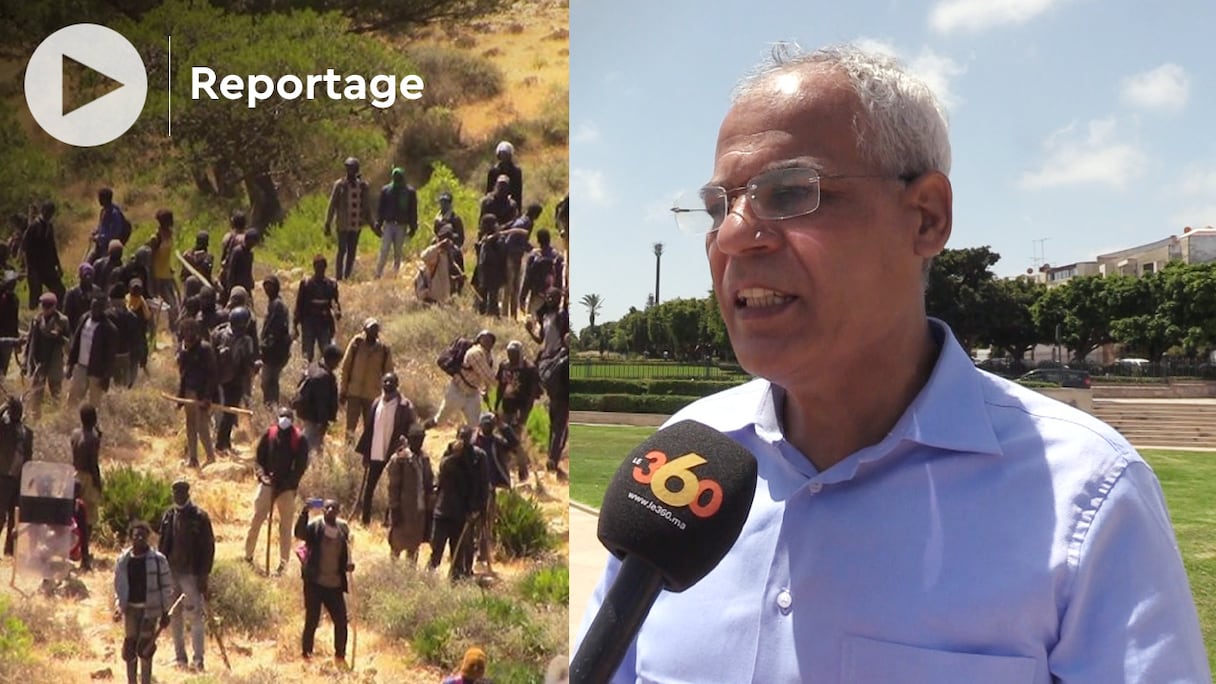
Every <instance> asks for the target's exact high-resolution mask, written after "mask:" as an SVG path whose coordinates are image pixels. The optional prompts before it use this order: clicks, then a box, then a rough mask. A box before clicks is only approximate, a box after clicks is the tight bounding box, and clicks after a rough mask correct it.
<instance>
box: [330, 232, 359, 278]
mask: <svg viewBox="0 0 1216 684" xmlns="http://www.w3.org/2000/svg"><path fill="white" fill-rule="evenodd" d="M360 232H361V230H339V231H338V258H337V259H336V260H335V261H336V262H337V265H336V266H335V267H334V268H336V269H337V273H336V274H335V277H336V278H337V279H338V280H345V279H347V278H349V277H350V276H351V274H352V273H353V272H354V270H355V253H357V252H358V251H359V233H360Z"/></svg>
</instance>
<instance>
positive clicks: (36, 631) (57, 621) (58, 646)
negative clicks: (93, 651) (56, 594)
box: [0, 596, 88, 681]
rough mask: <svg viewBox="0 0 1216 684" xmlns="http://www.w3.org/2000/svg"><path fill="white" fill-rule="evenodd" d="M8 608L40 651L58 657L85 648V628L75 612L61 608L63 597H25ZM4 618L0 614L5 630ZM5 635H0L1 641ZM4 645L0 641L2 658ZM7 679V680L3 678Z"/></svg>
mask: <svg viewBox="0 0 1216 684" xmlns="http://www.w3.org/2000/svg"><path fill="white" fill-rule="evenodd" d="M8 610H9V612H10V614H11V616H12V617H15V618H16V619H17V620H19V621H20V622H21V624H22V628H23V629H24V630H25V631H26V632H28V634H29V636H30V637H31V638H32V639H33V641H34V643H36V644H38V649H39V651H40V652H42V653H51V654H54V655H55V656H58V657H66V656H73V655H79V654H81V653H82V652H84V651H86V650H87V648H88V644H87V643H86V641H85V638H84V629H82V628H81V625H80V622H78V621H77V619H76V616H75V614H73V613H72V612H70V611H66V612H65V611H64V610H63V603H62V599H47V598H43V597H41V596H35V597H32V598H26V599H22V600H19V601H17V602H16V603H14V604H12V605H10V606H9V607H8ZM3 613H4V608H3V607H2V606H0V615H2V614H3ZM4 622H5V621H4V618H2V617H0V625H4V627H3V628H0V629H2V630H3V631H4V632H7V631H8V629H7V625H5V624H4ZM3 639H4V637H3V636H0V641H3ZM4 648H5V647H4V646H3V644H0V660H3V659H4V655H3V654H4ZM2 681H7V680H2Z"/></svg>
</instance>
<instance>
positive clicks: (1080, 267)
mask: <svg viewBox="0 0 1216 684" xmlns="http://www.w3.org/2000/svg"><path fill="white" fill-rule="evenodd" d="M1100 273H1101V272H1100V271H1099V270H1098V262H1096V261H1078V262H1077V263H1075V264H1067V265H1065V266H1050V265H1044V266H1043V267H1042V268H1040V269H1039V276H1038V278H1037V280H1038V281H1039V282H1041V283H1046V284H1047V287H1055V286H1056V285H1060V284H1063V283H1066V282H1068V281H1069V280H1071V279H1073V278H1076V277H1077V276H1089V275H1099V274H1100Z"/></svg>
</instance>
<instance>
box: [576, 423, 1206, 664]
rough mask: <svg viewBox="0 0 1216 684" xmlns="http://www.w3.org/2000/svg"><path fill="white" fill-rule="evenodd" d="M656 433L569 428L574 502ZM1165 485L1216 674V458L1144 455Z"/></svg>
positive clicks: (590, 495) (592, 492) (597, 497)
mask: <svg viewBox="0 0 1216 684" xmlns="http://www.w3.org/2000/svg"><path fill="white" fill-rule="evenodd" d="M654 431H655V428H649V427H620V426H606V425H572V426H570V464H571V465H570V498H571V499H574V500H575V501H579V502H582V503H585V504H587V505H589V506H595V507H597V508H598V507H599V505H600V502H601V501H602V500H603V498H604V489H605V488H606V487H607V485H608V481H609V480H611V479H612V476H613V474H614V473H616V469H617V467H619V466H620V464H621V461H623V460H624V459H625V457H626V456H627V455H628V454H629V452H630V451H631V450H632V449H633V448H634V447H635V446H637V445H638V444H639V443H641V442H642V440H644V439H646V438H647V437H649V436H650V435H651V434H652V433H653V432H654ZM1141 454H1142V455H1143V456H1144V458H1145V460H1147V461H1148V462H1149V464H1150V465H1152V467H1153V470H1154V471H1155V472H1156V473H1157V477H1158V479H1160V480H1161V488H1162V490H1164V492H1165V500H1166V503H1167V504H1168V506H1169V509H1170V517H1171V518H1172V519H1173V522H1174V533H1175V534H1176V535H1177V537H1178V546H1179V547H1180V548H1181V549H1182V559H1183V562H1184V563H1185V565H1186V571H1187V575H1188V576H1189V578H1190V582H1191V591H1192V592H1193V593H1194V595H1195V604H1196V606H1197V607H1198V609H1199V623H1200V626H1201V627H1202V628H1203V638H1204V643H1206V644H1207V646H1208V661H1209V663H1210V664H1211V666H1212V669H1213V671H1216V657H1214V656H1216V506H1213V505H1212V502H1213V501H1216V453H1204V452H1193V451H1149V450H1146V451H1142V452H1141Z"/></svg>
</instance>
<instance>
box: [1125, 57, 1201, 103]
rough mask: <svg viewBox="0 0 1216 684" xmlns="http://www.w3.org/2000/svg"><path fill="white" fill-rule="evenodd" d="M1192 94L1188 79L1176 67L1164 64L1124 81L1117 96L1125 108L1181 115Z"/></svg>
mask: <svg viewBox="0 0 1216 684" xmlns="http://www.w3.org/2000/svg"><path fill="white" fill-rule="evenodd" d="M1190 94H1191V78H1190V76H1188V75H1187V73H1186V70H1185V69H1183V68H1182V67H1180V66H1178V65H1177V64H1171V63H1168V62H1167V63H1165V64H1162V65H1161V66H1159V67H1157V68H1156V69H1153V70H1151V71H1145V72H1143V73H1140V74H1136V75H1134V76H1129V77H1128V78H1125V79H1123V83H1122V86H1121V88H1120V93H1119V96H1120V98H1121V99H1122V100H1123V102H1124V103H1125V104H1128V105H1131V106H1133V107H1139V108H1141V109H1154V110H1159V111H1164V112H1180V111H1182V109H1183V108H1184V107H1186V101H1187V99H1188V98H1189V97H1190Z"/></svg>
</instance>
